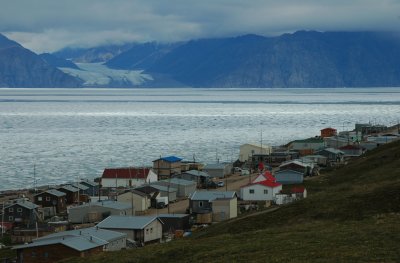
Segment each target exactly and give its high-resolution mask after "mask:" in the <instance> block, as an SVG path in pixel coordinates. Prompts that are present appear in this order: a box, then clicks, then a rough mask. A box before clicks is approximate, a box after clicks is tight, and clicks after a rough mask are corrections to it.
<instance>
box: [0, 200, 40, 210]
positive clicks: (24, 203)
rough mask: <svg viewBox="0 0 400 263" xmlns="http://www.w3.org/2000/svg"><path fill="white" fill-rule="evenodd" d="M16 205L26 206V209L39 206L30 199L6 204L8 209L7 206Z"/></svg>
mask: <svg viewBox="0 0 400 263" xmlns="http://www.w3.org/2000/svg"><path fill="white" fill-rule="evenodd" d="M16 205H19V206H22V207H25V208H26V209H29V210H32V209H36V208H38V207H39V206H38V205H35V204H34V203H32V202H29V201H20V202H17V203H14V204H11V205H9V206H5V207H4V208H5V209H6V208H9V207H12V206H16Z"/></svg>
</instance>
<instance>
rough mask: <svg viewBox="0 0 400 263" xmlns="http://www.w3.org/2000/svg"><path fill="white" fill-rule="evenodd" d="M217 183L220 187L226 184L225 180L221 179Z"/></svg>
mask: <svg viewBox="0 0 400 263" xmlns="http://www.w3.org/2000/svg"><path fill="white" fill-rule="evenodd" d="M217 184H218V187H223V186H225V183H224V181H219V182H218V183H217Z"/></svg>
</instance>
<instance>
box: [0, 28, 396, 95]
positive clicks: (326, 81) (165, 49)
mask: <svg viewBox="0 0 400 263" xmlns="http://www.w3.org/2000/svg"><path fill="white" fill-rule="evenodd" d="M0 58H1V62H0V86H5V87H18V86H24V87H25V86H27V83H31V87H34V86H36V87H40V86H41V87H77V86H93V87H99V86H101V87H107V86H110V87H138V86H140V87H142V86H143V87H167V86H174V87H177V86H184V87H207V88H318V87H320V88H324V87H393V86H400V38H399V37H398V35H397V34H396V33H382V32H381V33H377V32H316V31H298V32H295V33H293V34H283V35H281V36H277V37H263V36H258V35H243V36H238V37H230V38H214V39H198V40H191V41H187V42H177V43H167V44H165V43H156V42H149V43H143V44H140V43H131V44H124V45H109V46H101V47H97V48H88V49H73V48H67V49H63V50H60V51H57V52H55V53H53V54H51V55H50V54H42V55H40V56H38V55H36V54H34V53H33V52H30V51H29V50H26V49H24V48H23V47H22V46H21V45H19V44H18V43H16V42H14V41H11V40H8V39H6V38H5V37H4V36H0ZM16 62H18V63H16ZM39 62H40V63H41V64H40V63H39ZM73 62H75V63H77V64H74V63H73ZM94 62H96V63H97V64H102V68H101V70H100V71H101V72H100V71H99V72H96V74H100V75H93V74H89V73H90V70H91V69H92V68H93V69H97V70H98V69H99V67H98V66H96V67H92V66H87V65H85V67H84V68H83V67H82V68H80V67H79V63H94ZM38 63H39V64H38ZM39 65H41V66H39ZM59 69H61V70H62V71H63V72H61V71H60V70H59ZM72 69H74V70H72ZM67 73H68V74H67ZM87 76H91V78H92V79H90V80H89V79H87ZM93 76H101V77H99V78H101V79H102V82H97V81H96V80H93ZM126 76H130V77H128V78H127V77H126ZM132 76H133V77H132ZM17 80H18V81H17ZM104 80H107V81H104Z"/></svg>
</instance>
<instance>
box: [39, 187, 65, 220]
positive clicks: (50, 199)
mask: <svg viewBox="0 0 400 263" xmlns="http://www.w3.org/2000/svg"><path fill="white" fill-rule="evenodd" d="M66 196H67V194H66V193H64V192H61V191H58V190H56V189H49V190H47V191H44V192H41V193H38V194H36V195H34V196H33V200H34V201H33V202H34V203H35V204H37V205H39V206H41V207H48V208H51V209H50V210H52V212H51V213H49V216H50V215H56V214H60V213H65V212H66V211H67V197H66ZM54 210H55V211H54Z"/></svg>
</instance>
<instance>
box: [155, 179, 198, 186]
mask: <svg viewBox="0 0 400 263" xmlns="http://www.w3.org/2000/svg"><path fill="white" fill-rule="evenodd" d="M162 182H167V183H169V182H170V183H171V184H177V185H194V184H196V183H195V182H193V181H189V180H185V179H180V178H171V179H167V180H162Z"/></svg>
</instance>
